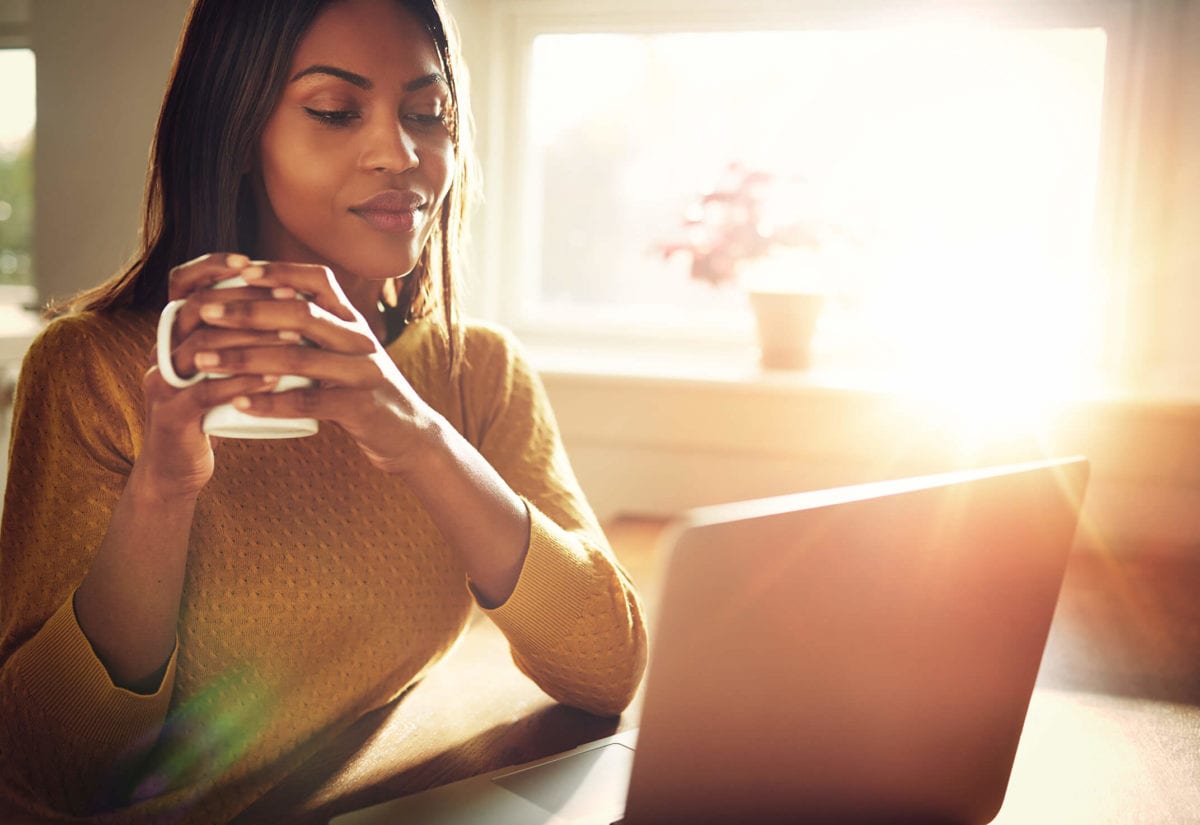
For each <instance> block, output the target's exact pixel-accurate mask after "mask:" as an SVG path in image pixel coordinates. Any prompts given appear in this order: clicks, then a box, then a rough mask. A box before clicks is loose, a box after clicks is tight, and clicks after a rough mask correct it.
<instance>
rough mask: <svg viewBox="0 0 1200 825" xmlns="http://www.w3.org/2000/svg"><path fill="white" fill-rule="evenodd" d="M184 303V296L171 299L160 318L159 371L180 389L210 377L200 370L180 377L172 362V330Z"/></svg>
mask: <svg viewBox="0 0 1200 825" xmlns="http://www.w3.org/2000/svg"><path fill="white" fill-rule="evenodd" d="M184 303H186V301H184V299H182V298H177V299H176V300H174V301H171V302H170V303H169V304H167V305H166V306H165V307H163V311H162V315H160V316H159V318H158V371H159V372H160V373H162V377H163V378H164V379H165V380H166V382H167V383H168V384H170V385H171V386H172V387H176V388H178V389H184V388H185V387H190V386H192V384H195V383H197V382H199V381H203V380H204V379H205V378H207V377H208V376H207V375H205V374H204V373H202V372H198V373H196V374H195V375H193V376H191V377H190V378H180V377H179V373H177V372H175V365H174V364H173V363H171V331H172V329H173V328H174V327H175V314H176V313H177V312H179V307H181V306H183V304H184Z"/></svg>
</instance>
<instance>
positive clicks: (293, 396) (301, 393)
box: [231, 386, 370, 423]
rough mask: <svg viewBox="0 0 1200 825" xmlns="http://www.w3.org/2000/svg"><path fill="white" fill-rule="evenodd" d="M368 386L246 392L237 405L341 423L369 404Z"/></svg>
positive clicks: (254, 411) (252, 410) (264, 412)
mask: <svg viewBox="0 0 1200 825" xmlns="http://www.w3.org/2000/svg"><path fill="white" fill-rule="evenodd" d="M368 395H370V393H369V392H368V391H366V390H360V389H350V388H342V387H320V386H316V387H307V388H305V389H299V390H288V391H287V392H268V393H257V394H250V393H246V394H243V395H241V396H239V397H237V398H234V399H233V400H232V401H231V403H232V404H233V406H234V407H236V408H237V409H239V410H241V411H242V412H245V413H249V414H250V415H258V416H268V417H274V418H316V419H317V420H319V421H333V422H338V423H340V422H341V421H343V420H348V419H349V418H351V417H352V416H353V415H354V414H361V412H362V411H363V410H364V409H365V408H366V405H367V404H369V399H368V398H367V396H368Z"/></svg>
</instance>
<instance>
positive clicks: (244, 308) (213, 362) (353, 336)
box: [177, 262, 441, 473]
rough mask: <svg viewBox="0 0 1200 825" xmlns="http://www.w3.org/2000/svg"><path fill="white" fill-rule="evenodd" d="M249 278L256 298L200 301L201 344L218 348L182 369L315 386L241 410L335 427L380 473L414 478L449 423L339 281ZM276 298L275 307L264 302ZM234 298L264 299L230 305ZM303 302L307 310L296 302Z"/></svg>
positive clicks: (306, 275)
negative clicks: (425, 451) (422, 456)
mask: <svg viewBox="0 0 1200 825" xmlns="http://www.w3.org/2000/svg"><path fill="white" fill-rule="evenodd" d="M240 274H241V275H242V277H243V278H245V279H246V280H247V282H249V283H251V284H253V287H252V288H248V289H247V290H233V289H230V290H220V291H219V293H216V294H217V296H218V297H217V298H212V297H211V296H212V295H213V294H214V293H206V294H205V295H204V297H203V298H201V299H200V300H199V301H197V303H196V308H195V312H196V316H197V317H198V322H202V323H203V324H204V325H207V326H209V327H212V328H213V331H212V332H209V333H203V335H204V336H205V338H204V339H197V340H206V339H211V340H212V341H213V342H214V345H213V346H212V347H209V348H198V349H195V350H185V348H184V347H183V346H182V345H181V347H180V350H179V351H184V352H191V353H193V354H192V355H191V361H192V362H193V363H192V364H191V365H188V364H186V363H185V364H178V362H177V368H178V366H185V367H192V368H194V369H202V370H204V371H205V372H210V373H214V374H223V375H231V376H248V375H299V376H303V377H306V378H312V379H315V382H316V383H315V384H314V386H312V387H309V388H307V389H298V390H291V391H289V392H281V393H275V394H271V393H261V392H259V393H249V394H246V395H244V396H242V397H239V398H237V399H235V401H234V402H233V403H234V405H235V406H236V407H238V408H239V409H241V410H243V411H245V412H247V413H249V414H251V415H265V416H273V417H280V418H317V419H319V420H323V421H329V422H333V423H335V424H337V425H339V426H340V427H341V428H342V429H343V430H345V431H346V432H347V433H348V434H349V435H350V436H351V437H352V438H353V439H354V440H355V442H356V443H357V444H358V446H359V448H360V449H361V450H362V452H363V454H364V455H366V457H367V458H368V459H369V460H370V461H371V462H372V463H373V464H375V466H377V467H379V468H380V469H382V470H384V471H386V472H392V473H404V472H405V471H409V470H411V469H412V468H413V465H414V461H415V459H416V457H417V455H418V451H419V450H420V449H421V448H422V446H423V445H425V444H428V443H429V440H428V437H427V436H429V435H430V434H433V433H435V432H436V428H437V425H438V423H439V422H440V420H441V419H440V416H438V415H437V413H436V412H434V411H433V410H432V409H431V408H430V407H429V406H428V405H427V404H426V403H425V402H424V400H423V399H421V397H420V396H419V395H418V394H417V392H416V391H415V390H414V389H413V388H412V385H411V384H409V383H408V381H407V380H406V379H405V378H404V376H403V375H402V374H401V373H400V371H399V370H398V369H397V368H396V365H395V364H394V363H393V362H392V359H391V358H390V357H389V356H388V354H387V353H386V352H385V351H384V349H383V346H382V345H381V344H380V342H379V340H378V339H377V338H376V337H375V335H374V333H373V332H372V331H371V328H370V325H369V324H368V323H367V321H366V320H365V319H364V318H363V316H362V315H361V314H360V313H359V312H358V311H357V310H356V309H355V308H354V306H353V305H352V304H351V303H350V301H349V300H348V299H347V297H346V295H345V293H344V292H343V290H342V288H341V286H340V285H339V284H338V282H337V280H336V278H335V277H334V275H333V272H332V271H331V270H330V269H329V268H328V267H324V266H319V265H313V264H293V263H282V262H261V263H256V264H255V265H252V266H250V267H249V268H246V269H244V270H242V271H241V273H240ZM268 289H269V290H270V298H268V299H266V300H263V299H262V298H261V296H262V294H263V293H264V292H265V291H266V290H268ZM225 292H230V293H233V292H250V293H254V292H257V293H258V295H257V296H255V295H250V296H248V297H246V298H244V299H239V300H230V301H226V300H223V298H224V295H223V294H221V293H225ZM297 295H303V296H304V297H306V298H308V300H306V301H297V300H294V298H295V297H296V296H297ZM185 310H187V307H186V306H185V307H182V308H181V309H180V314H179V317H180V318H181V319H182V318H183V317H184V312H185ZM202 328H203V327H198V329H202ZM201 334H202V333H196V335H201ZM223 336H224V337H223ZM185 360H186V358H185ZM202 383H208V382H202ZM218 383H220V382H218Z"/></svg>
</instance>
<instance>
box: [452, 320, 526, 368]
mask: <svg viewBox="0 0 1200 825" xmlns="http://www.w3.org/2000/svg"><path fill="white" fill-rule="evenodd" d="M463 347H464V351H465V355H466V361H467V367H468V368H469V367H471V365H472V362H477V363H480V364H496V363H504V364H507V363H511V362H514V361H517V362H524V361H525V360H526V356H525V350H524V347H522V346H521V342H520V341H519V340H517V336H515V335H513V333H512V332H510V331H509V330H508V329H506V328H505V327H502V326H500V325H499V324H494V323H491V322H490V321H479V320H470V321H467V322H465V323H464V324H463Z"/></svg>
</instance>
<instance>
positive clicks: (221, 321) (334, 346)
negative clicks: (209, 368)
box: [199, 299, 377, 355]
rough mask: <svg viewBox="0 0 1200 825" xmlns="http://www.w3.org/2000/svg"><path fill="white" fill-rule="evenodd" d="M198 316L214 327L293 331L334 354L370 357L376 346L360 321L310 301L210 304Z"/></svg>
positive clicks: (375, 342) (202, 307) (203, 306)
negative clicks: (336, 313)
mask: <svg viewBox="0 0 1200 825" xmlns="http://www.w3.org/2000/svg"><path fill="white" fill-rule="evenodd" d="M199 313H200V319H201V320H202V321H203V322H204V323H206V324H209V325H211V326H215V327H221V328H227V329H257V330H272V331H276V332H281V331H286V332H292V333H295V334H297V335H299V336H301V337H302V338H305V339H307V340H309V341H311V342H312V343H313V344H315V345H317V346H318V347H321V348H323V349H327V350H330V351H333V352H340V353H345V354H356V355H367V354H370V353H372V352H375V350H376V345H377V341H376V340H375V338H374V336H372V335H371V334H370V331H369V330H368V329H367V328H366V327H365V325H364V324H363V323H362V322H361V321H360V320H359V319H357V318H355V319H354V320H349V321H348V320H343V319H342V318H339V317H337V316H335V315H333V314H331V313H330V312H328V311H327V310H325V309H324V308H323V307H320V306H318V305H316V304H314V303H312V302H310V301H294V300H288V299H277V300H270V301H232V302H227V303H218V302H211V303H205V304H204V305H202V306H201V307H200V309H199Z"/></svg>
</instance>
